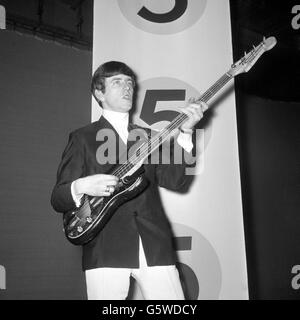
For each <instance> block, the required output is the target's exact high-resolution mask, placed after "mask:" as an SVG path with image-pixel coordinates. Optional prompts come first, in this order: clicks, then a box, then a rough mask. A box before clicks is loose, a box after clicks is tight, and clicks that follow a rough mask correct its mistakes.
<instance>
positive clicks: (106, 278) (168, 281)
mask: <svg viewBox="0 0 300 320" xmlns="http://www.w3.org/2000/svg"><path fill="white" fill-rule="evenodd" d="M139 247H140V250H139V260H140V267H139V268H138V269H130V268H96V269H90V270H86V271H85V277H86V287H87V295H88V299H89V300H125V299H126V297H127V295H128V291H129V285H130V276H133V278H134V279H135V280H136V281H137V283H138V285H139V287H140V289H141V292H142V294H143V297H144V298H145V299H146V300H184V295H183V291H182V287H181V283H180V279H179V274H178V270H177V268H176V267H175V266H174V265H171V266H155V267H148V266H147V262H146V258H145V253H144V249H143V245H142V242H141V240H140V246H139Z"/></svg>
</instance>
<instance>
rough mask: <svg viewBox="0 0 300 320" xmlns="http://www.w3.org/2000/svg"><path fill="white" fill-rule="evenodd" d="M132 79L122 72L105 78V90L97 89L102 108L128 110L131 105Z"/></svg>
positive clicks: (119, 110)
mask: <svg viewBox="0 0 300 320" xmlns="http://www.w3.org/2000/svg"><path fill="white" fill-rule="evenodd" d="M133 88H134V81H133V80H132V78H131V77H129V76H126V75H124V74H117V75H114V76H112V77H108V78H105V92H104V93H103V92H102V91H99V90H98V91H97V92H96V94H97V95H98V99H100V100H101V102H102V106H103V108H104V109H108V110H112V111H118V112H128V111H129V110H130V109H131V107H132V99H133Z"/></svg>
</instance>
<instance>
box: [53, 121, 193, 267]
mask: <svg viewBox="0 0 300 320" xmlns="http://www.w3.org/2000/svg"><path fill="white" fill-rule="evenodd" d="M103 128H109V129H111V130H114V132H115V134H116V136H117V137H118V138H119V136H118V134H117V132H116V131H115V129H114V128H113V127H112V126H111V124H110V123H109V122H108V121H107V120H106V119H105V118H104V117H101V118H100V119H99V121H96V122H94V123H91V124H89V125H87V126H85V127H83V128H80V129H78V130H76V131H74V132H72V133H71V134H70V137H69V142H68V145H67V147H66V148H65V150H64V152H63V155H62V160H61V163H60V165H59V168H58V172H57V182H56V185H55V187H54V189H53V192H52V197H51V203H52V206H53V208H54V209H55V210H56V211H57V212H67V211H69V210H74V209H75V207H76V206H75V203H74V201H73V198H72V195H71V183H72V182H73V181H74V180H76V179H78V178H80V177H85V176H89V175H93V174H98V173H109V171H110V170H111V167H112V165H110V164H102V165H100V164H99V163H98V161H97V158H96V154H97V149H98V148H99V146H101V144H102V143H103V142H101V141H97V140H96V135H97V133H98V132H99V130H100V129H103ZM120 145H122V143H120ZM124 146H125V145H124ZM185 167H186V164H183V165H175V164H169V165H163V164H155V165H154V164H146V165H145V175H146V177H147V178H148V179H149V181H150V184H149V187H148V188H147V189H146V190H145V191H144V192H143V193H141V194H140V195H139V196H137V197H136V198H134V199H132V200H130V201H128V202H126V203H125V204H123V205H122V206H121V207H119V208H118V209H117V211H116V212H115V213H114V215H113V216H112V218H111V219H110V221H109V222H108V223H107V224H106V225H105V227H104V228H103V230H101V232H100V233H99V234H98V235H97V236H96V237H95V238H94V239H93V240H92V241H91V242H89V243H88V244H86V245H84V246H83V259H82V267H83V270H87V269H93V268H99V267H117V268H120V267H123V268H137V267H138V266H139V249H138V247H139V235H140V237H141V239H142V243H143V247H144V251H145V256H146V260H147V264H148V265H149V266H157V265H171V264H174V263H175V255H174V250H173V246H172V232H171V229H170V225H169V222H168V220H167V218H166V216H165V213H164V210H163V207H162V203H161V200H160V196H159V191H158V185H159V186H161V187H165V188H168V189H170V190H180V189H181V188H184V187H186V185H187V184H188V183H190V181H191V176H186V175H185Z"/></svg>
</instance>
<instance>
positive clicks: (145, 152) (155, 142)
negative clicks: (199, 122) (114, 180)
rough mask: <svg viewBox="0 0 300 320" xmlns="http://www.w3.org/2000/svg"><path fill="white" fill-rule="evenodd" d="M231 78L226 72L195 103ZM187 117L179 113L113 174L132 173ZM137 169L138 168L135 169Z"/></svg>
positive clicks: (205, 99)
mask: <svg viewBox="0 0 300 320" xmlns="http://www.w3.org/2000/svg"><path fill="white" fill-rule="evenodd" d="M232 78H233V76H232V75H231V74H230V73H229V72H226V73H225V74H224V75H223V76H222V77H221V78H220V79H218V80H217V81H216V82H215V83H214V84H213V85H212V86H211V87H210V88H209V89H208V90H206V91H205V93H204V94H203V95H201V96H200V97H199V98H198V99H197V100H196V101H195V102H196V103H197V102H198V103H200V102H201V101H203V102H208V101H209V100H210V99H211V98H212V97H213V96H214V95H215V94H216V93H217V92H218V91H219V90H220V89H221V88H222V87H224V85H225V84H226V83H227V82H228V81H229V80H230V79H232ZM187 119H188V116H187V115H186V114H185V113H180V114H179V115H178V116H177V117H176V118H175V119H174V120H173V121H172V122H170V123H169V124H168V125H167V126H166V127H165V128H164V129H162V130H161V131H160V132H158V133H157V134H156V135H155V136H154V137H152V138H151V139H149V140H148V141H146V142H144V143H143V144H142V145H141V146H140V147H139V148H138V149H137V151H136V152H135V153H134V155H132V156H131V157H130V158H129V159H128V160H127V161H126V162H125V163H124V164H123V165H122V166H120V167H119V168H118V169H117V170H116V171H115V172H113V174H114V175H116V176H117V177H119V178H122V177H124V176H126V175H127V174H128V172H130V171H132V172H134V171H135V170H134V167H135V166H137V165H139V164H140V163H141V162H143V161H144V160H145V159H146V158H147V157H148V156H149V155H150V154H151V153H152V152H153V151H154V150H156V149H157V148H158V147H159V146H160V145H161V144H162V143H163V142H164V141H166V140H168V139H169V138H170V137H171V136H172V134H173V132H174V130H176V129H178V128H179V127H180V126H181V125H182V124H183V123H184V122H185V121H186V120H187ZM137 168H138V167H137Z"/></svg>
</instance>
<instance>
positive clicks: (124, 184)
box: [63, 167, 149, 245]
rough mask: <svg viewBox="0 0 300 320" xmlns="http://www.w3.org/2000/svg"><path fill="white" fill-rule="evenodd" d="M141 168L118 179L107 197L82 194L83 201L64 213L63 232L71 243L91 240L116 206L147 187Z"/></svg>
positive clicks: (80, 243) (84, 242) (82, 242)
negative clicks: (78, 205) (75, 207)
mask: <svg viewBox="0 0 300 320" xmlns="http://www.w3.org/2000/svg"><path fill="white" fill-rule="evenodd" d="M141 168H143V167H141ZM141 168H140V169H139V170H138V171H136V172H135V173H134V174H133V175H131V176H128V177H125V178H124V179H122V180H120V182H119V184H118V185H117V187H116V189H115V191H114V193H113V194H111V195H110V196H109V197H97V198H95V197H89V196H87V195H84V199H83V203H82V205H81V206H80V207H79V208H78V209H77V210H75V211H71V212H67V213H65V214H64V217H63V225H64V232H65V235H66V237H67V239H68V240H69V241H70V242H71V243H72V244H74V245H84V244H86V243H88V242H89V241H91V240H92V239H93V238H94V237H95V236H96V235H97V234H98V233H99V232H100V231H101V230H102V229H103V228H104V226H105V224H106V223H107V222H108V221H109V219H110V218H111V217H112V216H113V214H114V213H115V211H116V210H117V208H118V207H120V206H121V205H122V204H123V203H125V202H126V201H128V200H130V199H133V198H135V197H136V196H137V195H139V194H140V193H141V192H142V191H143V190H145V189H146V188H147V186H148V184H149V181H148V179H147V178H146V177H145V176H144V175H143V174H141V172H142V171H144V170H143V169H141Z"/></svg>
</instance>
